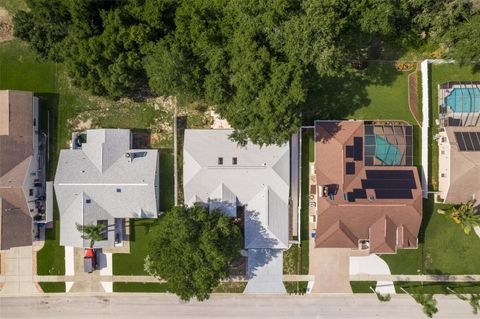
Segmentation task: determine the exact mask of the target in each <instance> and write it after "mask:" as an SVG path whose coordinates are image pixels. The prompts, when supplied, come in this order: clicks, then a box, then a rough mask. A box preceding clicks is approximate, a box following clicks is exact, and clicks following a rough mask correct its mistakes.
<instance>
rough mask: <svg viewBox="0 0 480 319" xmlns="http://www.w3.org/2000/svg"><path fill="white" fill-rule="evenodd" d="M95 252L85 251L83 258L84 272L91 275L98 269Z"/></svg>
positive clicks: (90, 249)
mask: <svg viewBox="0 0 480 319" xmlns="http://www.w3.org/2000/svg"><path fill="white" fill-rule="evenodd" d="M95 259H96V258H95V251H94V250H93V249H92V248H87V249H85V257H83V270H84V271H85V272H88V273H91V272H93V271H94V270H95V268H96V264H97V263H96V260H95Z"/></svg>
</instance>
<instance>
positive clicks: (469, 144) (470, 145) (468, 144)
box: [454, 132, 480, 152]
mask: <svg viewBox="0 0 480 319" xmlns="http://www.w3.org/2000/svg"><path fill="white" fill-rule="evenodd" d="M454 134H455V139H456V140H457V145H458V148H459V150H460V151H462V152H464V151H480V132H455V133H454Z"/></svg>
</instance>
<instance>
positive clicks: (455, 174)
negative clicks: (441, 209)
mask: <svg viewBox="0 0 480 319" xmlns="http://www.w3.org/2000/svg"><path fill="white" fill-rule="evenodd" d="M455 132H477V133H480V127H470V126H467V127H451V126H450V127H447V128H446V133H447V136H448V142H449V144H450V172H449V173H450V187H449V188H448V192H447V195H446V197H445V202H446V203H453V204H456V203H466V202H468V201H469V200H472V198H480V185H479V181H480V152H479V151H460V149H459V148H458V144H457V140H456V138H455Z"/></svg>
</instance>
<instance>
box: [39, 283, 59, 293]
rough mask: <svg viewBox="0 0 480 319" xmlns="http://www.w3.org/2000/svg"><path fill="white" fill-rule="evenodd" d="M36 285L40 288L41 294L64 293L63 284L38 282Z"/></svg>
mask: <svg viewBox="0 0 480 319" xmlns="http://www.w3.org/2000/svg"><path fill="white" fill-rule="evenodd" d="M38 284H39V285H40V287H42V290H43V292H46V293H52V292H65V283H64V282H39V283H38Z"/></svg>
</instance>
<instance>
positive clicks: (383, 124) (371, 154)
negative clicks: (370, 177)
mask: <svg viewBox="0 0 480 319" xmlns="http://www.w3.org/2000/svg"><path fill="white" fill-rule="evenodd" d="M376 135H378V136H380V137H381V138H382V139H384V140H385V141H386V142H387V143H389V144H391V145H394V146H395V147H397V148H398V150H399V154H400V161H399V163H397V164H387V163H385V162H384V161H382V160H381V159H379V158H378V157H377V155H376V147H377V144H376V139H375V136H376ZM364 154H365V155H364V163H365V166H413V126H412V125H410V124H408V123H406V122H403V121H372V122H365V125H364Z"/></svg>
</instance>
